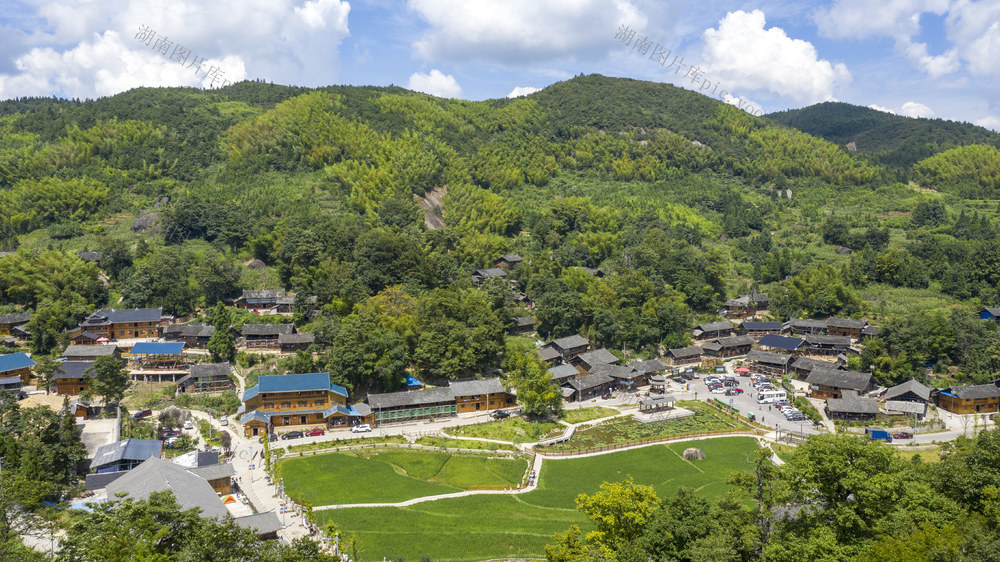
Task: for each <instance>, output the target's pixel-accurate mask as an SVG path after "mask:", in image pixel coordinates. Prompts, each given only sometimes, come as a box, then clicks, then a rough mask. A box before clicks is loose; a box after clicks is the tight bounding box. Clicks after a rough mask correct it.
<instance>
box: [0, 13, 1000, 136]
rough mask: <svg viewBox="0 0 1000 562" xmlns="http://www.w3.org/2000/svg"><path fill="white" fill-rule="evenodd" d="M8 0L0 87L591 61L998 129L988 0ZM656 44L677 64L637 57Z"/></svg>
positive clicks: (743, 99)
mask: <svg viewBox="0 0 1000 562" xmlns="http://www.w3.org/2000/svg"><path fill="white" fill-rule="evenodd" d="M3 8H4V9H3V10H0V99H8V98H12V97H20V96H53V95H54V96H58V97H69V98H80V99H84V98H95V97H100V96H107V95H113V94H115V93H118V92H121V91H125V90H128V89H130V88H133V87H137V86H200V87H218V86H220V85H223V84H225V83H226V81H237V80H241V79H245V78H250V79H257V78H261V79H264V80H265V81H270V82H275V83H282V84H295V85H304V86H321V85H327V84H354V85H368V84H373V85H389V84H395V85H398V86H404V87H408V88H411V89H415V90H420V91H423V92H427V93H430V94H434V95H439V96H444V97H457V98H462V99H471V100H481V99H487V98H497V97H504V96H508V95H513V94H518V93H526V92H531V91H533V90H534V89H538V88H544V87H545V86H547V85H549V84H552V83H553V82H557V81H560V80H565V79H568V78H571V77H572V76H574V75H577V74H581V73H583V74H590V73H600V74H605V75H609V76H623V77H630V78H637V79H641V80H652V81H657V82H669V83H673V84H675V85H678V86H683V87H687V88H690V89H695V90H702V89H703V88H704V91H709V92H712V91H714V92H716V93H715V95H714V97H716V98H720V99H723V100H724V101H728V102H730V103H734V104H738V105H742V106H744V107H748V108H749V109H750V111H758V110H759V111H762V112H771V111H777V110H782V109H787V108H794V107H803V106H806V105H810V104H813V103H818V102H822V101H826V100H838V101H844V102H848V103H853V104H856V105H863V106H871V107H874V108H877V109H881V110H884V111H891V112H894V113H897V114H900V115H906V116H911V117H940V118H943V119H952V120H957V121H966V122H971V123H976V124H979V125H983V126H987V127H990V128H992V129H994V130H1000V88H998V86H1000V65H998V64H995V63H994V61H998V60H1000V1H998V0H881V1H879V2H873V1H872V0H823V1H816V2H812V1H810V2H801V1H787V0H762V1H758V2H740V1H730V0H700V1H671V2H663V1H652V0H468V1H463V0H406V1H389V0H354V1H344V0H216V1H213V2H204V1H203V0H172V1H169V2H168V1H166V0H104V1H102V2H89V1H82V0H81V1H75V2H74V1H73V0H5V1H4V6H3ZM140 30H144V31H145V35H143V34H140ZM620 32H624V33H622V34H621V35H624V36H626V37H627V38H629V39H631V41H629V42H628V44H626V42H625V41H623V40H621V39H620V38H616V35H619V36H621V35H620ZM632 32H634V35H632ZM137 35H138V36H137ZM638 38H645V39H646V40H647V41H649V42H651V43H652V46H649V47H646V48H642V47H641V46H642V45H646V43H645V42H640V41H637V39H638ZM657 44H658V45H659V46H661V47H662V48H663V50H664V51H666V50H669V51H670V56H669V59H670V61H674V60H675V57H676V60H677V65H675V66H674V67H670V68H668V67H667V66H668V65H661V64H659V63H658V62H656V60H652V59H651V58H650V54H652V53H653V52H654V50H655V45H657ZM637 45H639V47H638V48H637ZM664 51H661V53H662V52H664ZM668 64H669V63H668ZM680 65H683V66H680ZM678 67H680V69H679V70H678ZM675 71H676V72H675ZM706 84H708V85H707V86H706ZM723 90H725V92H726V95H723V96H720V95H719V94H720V93H721V92H722V91H723Z"/></svg>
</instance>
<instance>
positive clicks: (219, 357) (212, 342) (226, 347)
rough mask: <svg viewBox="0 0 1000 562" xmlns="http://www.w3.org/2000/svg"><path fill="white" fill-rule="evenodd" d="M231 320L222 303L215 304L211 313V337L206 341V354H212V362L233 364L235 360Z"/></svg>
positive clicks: (234, 342)
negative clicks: (213, 329)
mask: <svg viewBox="0 0 1000 562" xmlns="http://www.w3.org/2000/svg"><path fill="white" fill-rule="evenodd" d="M231 326H232V319H231V317H230V314H229V309H228V308H227V307H226V305H224V304H222V302H221V301H220V302H217V303H215V309H214V310H213V311H212V327H213V328H215V331H213V332H212V337H211V338H209V339H208V346H207V347H208V352H209V353H211V354H212V361H214V362H216V363H220V362H223V361H229V362H233V361H235V360H236V341H235V340H234V339H233V334H232V332H231V331H230V327H231Z"/></svg>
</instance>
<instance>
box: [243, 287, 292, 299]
mask: <svg viewBox="0 0 1000 562" xmlns="http://www.w3.org/2000/svg"><path fill="white" fill-rule="evenodd" d="M283 296H285V290H284V289H259V290H255V291H243V294H242V295H240V297H239V300H250V299H260V300H265V299H266V300H273V299H278V298H280V297H283Z"/></svg>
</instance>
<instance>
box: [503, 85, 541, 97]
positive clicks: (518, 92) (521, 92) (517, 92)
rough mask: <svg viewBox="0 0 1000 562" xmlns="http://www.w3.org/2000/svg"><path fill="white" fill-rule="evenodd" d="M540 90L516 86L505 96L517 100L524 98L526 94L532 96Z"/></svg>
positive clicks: (532, 87)
mask: <svg viewBox="0 0 1000 562" xmlns="http://www.w3.org/2000/svg"><path fill="white" fill-rule="evenodd" d="M539 90H541V88H535V87H534V86H516V87H515V88H514V89H513V90H511V91H510V93H509V94H507V97H508V98H519V97H521V96H526V95H528V94H533V93H535V92H537V91H539Z"/></svg>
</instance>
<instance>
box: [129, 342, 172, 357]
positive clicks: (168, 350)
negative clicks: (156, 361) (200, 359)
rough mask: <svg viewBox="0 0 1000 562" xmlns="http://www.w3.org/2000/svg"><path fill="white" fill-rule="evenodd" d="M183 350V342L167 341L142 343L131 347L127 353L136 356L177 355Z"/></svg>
mask: <svg viewBox="0 0 1000 562" xmlns="http://www.w3.org/2000/svg"><path fill="white" fill-rule="evenodd" d="M183 349H184V342H182V341H169V342H156V341H144V342H139V343H137V344H135V345H134V346H132V349H131V351H129V353H131V354H133V355H136V354H139V355H177V354H179V353H180V352H181V351H182V350H183Z"/></svg>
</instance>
